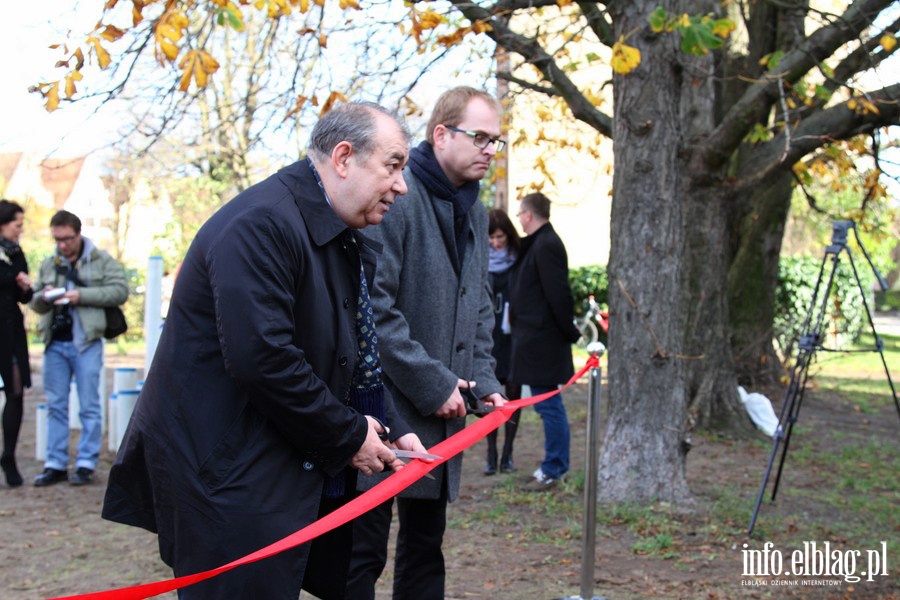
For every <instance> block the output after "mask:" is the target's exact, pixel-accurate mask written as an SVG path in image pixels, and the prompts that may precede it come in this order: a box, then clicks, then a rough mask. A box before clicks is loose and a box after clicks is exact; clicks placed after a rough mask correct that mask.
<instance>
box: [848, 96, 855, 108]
mask: <svg viewBox="0 0 900 600" xmlns="http://www.w3.org/2000/svg"><path fill="white" fill-rule="evenodd" d="M856 107H857V103H856V100H854V99H853V98H850V99H849V100H847V108H849V109H850V110H856Z"/></svg>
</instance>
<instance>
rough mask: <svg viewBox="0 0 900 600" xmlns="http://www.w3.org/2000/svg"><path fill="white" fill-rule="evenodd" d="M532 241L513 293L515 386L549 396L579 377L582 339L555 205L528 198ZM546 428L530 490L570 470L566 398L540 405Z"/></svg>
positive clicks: (524, 216) (522, 213) (525, 246)
mask: <svg viewBox="0 0 900 600" xmlns="http://www.w3.org/2000/svg"><path fill="white" fill-rule="evenodd" d="M518 215H519V223H520V224H521V225H522V230H523V231H524V232H525V234H526V237H525V238H524V239H523V240H522V249H521V251H520V253H519V258H518V260H516V264H515V266H514V267H513V273H512V284H511V287H510V291H509V319H510V325H511V327H512V366H511V369H510V374H509V378H510V380H511V381H514V382H516V383H519V384H522V385H528V386H530V387H531V393H532V394H533V395H535V396H536V395H538V394H543V393H546V392H549V391H552V390H555V389H557V387H558V386H559V385H560V384H562V383H566V382H567V381H568V380H569V378H571V377H572V375H574V374H575V368H574V366H573V364H572V347H571V346H572V344H573V343H574V342H575V341H576V340H578V338H579V337H580V334H579V332H578V328H576V327H575V324H574V323H573V319H574V310H575V304H574V301H573V300H572V290H571V289H570V288H569V259H568V255H567V254H566V247H565V246H564V245H563V243H562V240H561V239H559V236H558V235H557V234H556V232H555V231H554V230H553V225H551V224H550V199H549V198H547V196H545V195H544V194H541V193H535V194H528V195H527V196H525V197H524V198H522V201H521V204H520V206H519V213H518ZM534 409H535V410H536V411H537V412H538V414H539V415H541V420H542V421H543V423H544V461H543V462H542V463H541V466H540V467H538V468H537V470H536V471H535V472H534V474H533V477H534V479H533V481H532V482H531V483H530V486H531V487H533V488H535V489H546V488H549V487H552V486H553V485H555V484H556V483H557V482H558V481H559V479H560V478H561V477H562V476H563V475H565V474H566V472H567V471H568V470H569V421H568V416H567V415H566V408H565V406H564V405H563V398H562V393H558V394H556V395H554V396H552V397H550V398H548V399H546V400H544V401H543V402H539V403H538V404H535V405H534Z"/></svg>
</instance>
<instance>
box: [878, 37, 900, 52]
mask: <svg viewBox="0 0 900 600" xmlns="http://www.w3.org/2000/svg"><path fill="white" fill-rule="evenodd" d="M878 43H880V44H881V47H882V48H884V49H885V50H887V51H888V52H890V51H891V50H893V49H894V46H896V45H897V38H895V37H894V36H892V35H890V34H888V33H886V34H884V35H883V36H881V39H880V40H878Z"/></svg>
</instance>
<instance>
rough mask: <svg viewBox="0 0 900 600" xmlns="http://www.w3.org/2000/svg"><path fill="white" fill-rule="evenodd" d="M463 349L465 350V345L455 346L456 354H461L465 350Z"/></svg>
mask: <svg viewBox="0 0 900 600" xmlns="http://www.w3.org/2000/svg"><path fill="white" fill-rule="evenodd" d="M465 349H466V345H465V344H457V345H456V351H457V352H462V351H463V350H465Z"/></svg>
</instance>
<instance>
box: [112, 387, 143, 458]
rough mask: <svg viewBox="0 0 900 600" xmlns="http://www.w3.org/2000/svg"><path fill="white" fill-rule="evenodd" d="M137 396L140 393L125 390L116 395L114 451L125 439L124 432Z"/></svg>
mask: <svg viewBox="0 0 900 600" xmlns="http://www.w3.org/2000/svg"><path fill="white" fill-rule="evenodd" d="M138 394H140V392H139V391H137V390H125V391H122V392H119V393H118V394H116V450H118V449H119V446H120V445H121V444H122V439H123V438H124V437H125V430H126V429H127V428H128V421H129V420H130V419H131V413H132V412H134V405H135V404H136V403H137V399H138Z"/></svg>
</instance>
